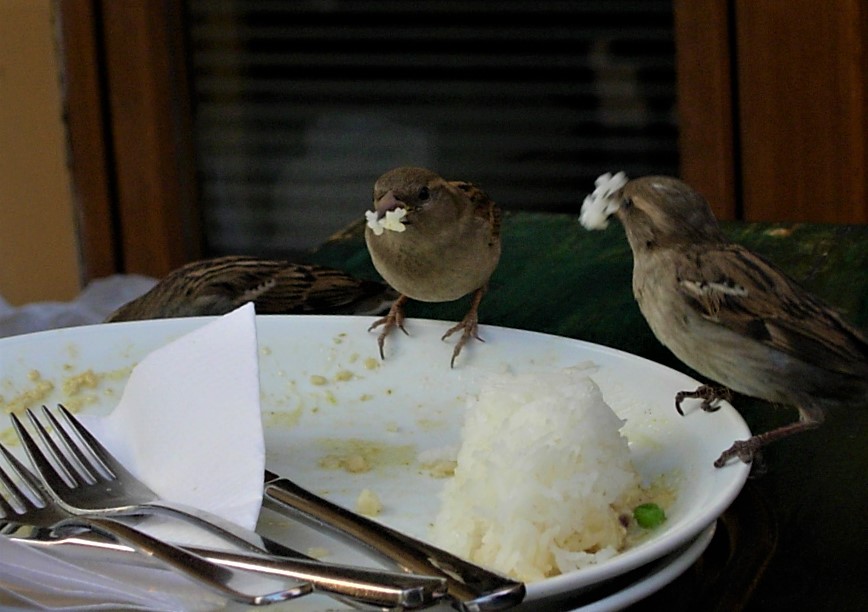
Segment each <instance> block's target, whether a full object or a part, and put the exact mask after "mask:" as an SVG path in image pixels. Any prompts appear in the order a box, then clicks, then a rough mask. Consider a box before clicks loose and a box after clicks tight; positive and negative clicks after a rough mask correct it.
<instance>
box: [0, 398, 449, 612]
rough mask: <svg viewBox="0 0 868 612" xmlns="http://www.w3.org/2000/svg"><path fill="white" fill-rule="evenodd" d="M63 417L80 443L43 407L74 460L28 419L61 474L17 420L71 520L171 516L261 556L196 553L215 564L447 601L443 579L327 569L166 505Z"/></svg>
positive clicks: (361, 593) (419, 602) (384, 598)
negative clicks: (92, 516)
mask: <svg viewBox="0 0 868 612" xmlns="http://www.w3.org/2000/svg"><path fill="white" fill-rule="evenodd" d="M59 410H60V413H61V415H62V417H63V420H64V422H65V423H66V424H68V426H69V428H70V429H71V430H73V431H74V432H75V434H76V435H77V437H78V441H77V440H76V439H75V438H74V437H73V436H72V435H71V434H70V433H69V432H68V431H67V430H66V428H65V427H63V425H62V424H61V423H60V421H59V420H58V419H57V417H55V416H54V415H53V414H52V413H51V412H50V411H49V410H48V409H47V408H46V407H44V406H43V408H42V411H43V413H44V415H45V418H46V419H47V420H48V422H49V423H50V425H51V427H52V428H53V429H54V430H55V432H56V434H57V436H58V437H59V438H60V440H61V441H62V443H63V445H64V447H66V450H67V451H68V454H66V453H63V452H62V451H61V449H60V448H59V447H58V445H57V444H56V443H55V442H54V440H53V439H52V437H51V436H50V435H49V433H48V430H47V429H46V427H45V426H44V425H43V424H42V423H41V422H40V421H39V419H38V418H37V417H36V416H35V415H34V414H33V412H32V411H30V410H28V411H27V415H28V418H29V420H30V421H31V423H32V424H33V426H34V428H35V429H36V431H37V434H38V436H39V438H40V440H41V441H42V442H43V445H44V446H45V447H46V449H47V453H48V454H49V455H51V457H52V458H54V460H55V462H56V463H57V464H58V468H57V469H56V468H55V467H54V466H53V465H52V464H51V462H50V461H49V460H48V458H47V456H46V454H45V453H43V451H42V450H41V449H40V446H39V445H38V444H37V443H36V441H35V440H34V439H33V437H32V436H31V435H30V434H29V433H28V432H27V430H26V429H25V428H24V426H23V425H22V424H21V422H20V420H19V419H18V418H17V417H16V416H15V415H14V414H12V415H10V417H11V419H12V424H13V426H14V428H15V431H16V433H17V434H18V437H19V439H20V440H21V443H22V445H23V446H24V448H25V451H26V452H27V455H28V456H29V457H30V459H31V461H32V462H33V464H34V465H35V466H36V468H37V471H38V472H39V474H40V476H41V477H42V480H43V483H44V484H45V486H46V487H47V488H48V489H49V491H51V493H53V495H54V496H55V498H56V499H57V501H58V503H59V504H60V505H61V506H62V507H63V509H64V510H66V511H67V512H69V513H72V514H82V513H86V514H101V515H106V516H136V515H141V514H152V513H153V514H159V513H168V514H170V515H172V516H175V517H177V518H180V519H182V520H185V521H187V522H190V523H191V524H193V525H196V526H198V527H200V528H205V529H207V530H208V531H211V532H212V533H217V534H218V535H220V536H222V537H223V538H224V539H226V540H228V541H230V542H233V543H235V544H239V545H242V546H244V547H245V548H247V549H249V550H251V551H253V552H254V553H256V554H257V555H258V556H256V557H250V556H248V555H238V554H234V553H229V552H224V551H206V550H203V549H192V550H195V551H196V552H197V553H199V554H202V555H203V556H205V557H206V558H207V559H209V560H210V561H213V562H215V563H219V564H221V565H227V566H230V567H242V568H245V569H257V571H261V572H263V573H269V574H275V575H282V576H290V577H294V578H296V579H299V580H304V581H307V582H310V583H312V584H313V587H314V589H316V590H318V591H322V592H324V593H327V594H330V595H334V596H339V597H343V598H346V599H350V600H353V601H354V602H357V603H362V604H366V605H374V606H387V607H403V608H406V609H412V608H420V607H424V606H428V605H431V604H432V603H434V602H436V601H437V600H438V599H440V598H442V597H443V596H444V595H445V594H446V584H445V580H444V579H442V578H439V577H431V576H424V575H418V574H407V573H402V572H390V571H385V570H379V569H376V570H375V569H369V568H362V567H353V566H347V565H336V564H327V563H320V562H317V561H314V560H313V559H311V558H310V557H307V556H306V555H303V554H301V553H299V552H297V551H294V550H292V549H291V548H288V547H286V546H283V545H282V544H279V543H278V542H275V541H273V540H270V539H268V538H264V537H262V536H260V535H258V534H256V533H254V532H248V531H247V530H244V529H242V528H240V527H238V526H237V525H234V524H232V523H230V522H229V521H226V520H224V519H221V518H219V517H217V516H214V515H212V514H210V513H207V512H204V511H201V510H198V509H194V508H189V507H186V506H182V505H179V504H173V503H171V502H168V501H165V500H159V499H158V498H157V495H156V493H154V492H153V491H151V490H150V489H149V488H147V487H146V486H145V485H144V484H143V483H141V482H140V481H139V480H138V479H136V478H135V477H134V476H133V475H132V474H130V473H129V472H128V471H127V470H126V469H125V468H124V467H123V466H122V465H121V464H120V462H118V461H117V460H116V459H115V458H114V457H113V456H112V455H111V453H109V451H108V450H107V449H106V448H105V447H104V446H102V444H101V443H100V442H99V441H98V440H97V439H96V438H95V437H94V436H93V435H92V434H91V433H90V432H89V431H88V430H87V429H86V428H85V427H84V426H83V425H82V424H81V423H80V422H79V421H78V420H77V419H76V418H75V417H74V416H73V415H72V413H70V412H69V411H68V410H67V409H66V408H65V407H64V406H62V405H60V406H59ZM85 451H87V452H85ZM68 455H72V456H73V458H74V460H75V463H76V464H77V465H78V466H79V468H81V469H82V470H83V472H84V474H85V475H86V477H87V480H86V479H85V476H83V475H82V474H80V473H78V471H77V470H76V468H75V467H74V465H73V461H71V460H70V458H69V457H68ZM58 469H60V470H62V472H63V474H65V475H67V477H68V478H69V481H70V482H72V483H73V484H72V485H69V484H68V483H67V482H66V481H65V480H64V478H63V476H62V474H61V473H60V472H58ZM253 541H259V542H261V543H262V545H263V546H264V548H265V550H263V549H262V548H259V547H258V546H256V545H254V544H253V543H252V542H253ZM262 555H269V556H267V557H266V556H262ZM271 555H278V556H277V557H275V556H271Z"/></svg>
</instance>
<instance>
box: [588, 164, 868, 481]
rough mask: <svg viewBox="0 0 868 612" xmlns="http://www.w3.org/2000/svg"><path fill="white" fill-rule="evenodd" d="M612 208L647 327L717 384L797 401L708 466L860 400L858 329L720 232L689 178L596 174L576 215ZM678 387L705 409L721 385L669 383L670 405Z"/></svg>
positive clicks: (867, 396) (863, 376) (865, 391)
mask: <svg viewBox="0 0 868 612" xmlns="http://www.w3.org/2000/svg"><path fill="white" fill-rule="evenodd" d="M612 214H614V215H616V216H617V217H618V219H619V220H620V222H621V224H622V225H623V226H624V230H625V231H626V234H627V240H628V241H629V243H630V248H631V249H632V251H633V294H634V296H635V297H636V301H637V302H638V304H639V308H640V310H641V311H642V314H643V315H644V317H645V319H646V321H647V322H648V325H649V326H650V327H651V330H652V331H653V332H654V335H655V336H657V339H658V340H660V342H662V343H663V344H664V345H665V346H666V347H668V348H669V349H670V350H671V351H672V352H673V353H674V354H675V356H676V357H678V358H679V359H680V360H681V361H683V362H684V363H685V364H687V365H688V366H690V367H691V368H693V369H694V370H696V371H697V372H699V373H701V374H702V375H704V376H707V377H708V378H710V379H712V380H714V381H716V382H718V383H721V384H723V385H725V386H726V387H727V388H729V389H732V390H734V391H737V392H738V393H742V394H744V395H749V396H752V397H757V398H760V399H763V400H766V401H769V402H772V403H777V404H784V405H788V406H794V407H796V408H797V409H798V411H799V417H800V418H799V421H797V422H795V423H792V424H790V425H786V426H784V427H780V428H777V429H774V430H772V431H769V432H765V433H761V434H758V435H755V436H753V437H751V438H749V439H747V440H740V441H736V442H735V443H734V444H733V445H732V446H731V447H730V448H729V449H727V450H726V451H724V452H723V454H721V456H720V457H719V458H718V460H717V461H716V462H715V466H717V467H721V466H723V465H725V464H726V463H727V461H728V460H729V459H731V458H733V457H738V458H739V459H741V460H742V461H744V462H749V461H750V460H751V459H752V458H753V456H754V453H756V452H757V450H759V449H760V448H761V447H763V446H764V445H766V444H768V443H770V442H773V441H775V440H779V439H780V438H784V437H786V436H789V435H792V434H795V433H798V432H801V431H805V430H808V429H813V428H815V427H818V426H819V425H820V424H821V423H822V422H823V419H824V416H825V413H826V411H827V410H828V409H830V408H839V407H844V406H863V407H864V405H865V404H866V403H868V341H866V339H865V336H863V334H862V333H861V332H860V330H858V329H856V328H855V327H854V326H852V325H850V324H849V323H847V322H846V321H844V319H842V318H841V316H840V315H839V314H838V313H837V312H835V310H834V309H833V308H831V307H830V306H828V305H827V304H825V303H824V302H823V301H821V300H820V299H819V298H817V297H815V296H814V295H812V294H810V293H808V292H807V291H806V290H805V289H803V288H801V287H800V286H799V285H798V284H797V283H796V282H795V281H793V280H792V279H790V278H789V277H787V275H786V274H785V273H784V272H782V271H781V270H779V269H778V268H777V267H775V266H774V265H773V264H771V263H769V262H768V261H766V260H765V259H763V258H762V257H760V256H759V255H757V254H756V253H753V252H752V251H750V250H748V249H746V248H744V247H742V246H740V245H738V244H735V243H733V242H731V241H730V240H728V239H727V238H726V237H725V236H724V235H723V233H722V232H721V230H720V227H719V226H718V223H717V220H716V219H715V218H714V215H713V213H712V212H711V209H710V207H709V206H708V203H707V202H706V201H705V200H704V199H703V198H702V196H700V195H699V194H698V193H697V192H696V191H694V190H693V189H691V188H690V187H689V186H688V185H686V184H685V183H683V182H682V181H680V180H677V179H674V178H670V177H662V176H650V177H643V178H639V179H635V180H632V181H627V180H626V177H624V176H623V175H622V174H620V173H619V174H618V175H615V177H611V176H609V175H604V176H602V177H600V178H599V179H598V180H597V189H596V190H595V191H594V193H593V194H591V195H590V196H588V198H586V199H585V203H584V204H583V206H582V216H581V220H582V223H583V224H584V225H585V226H586V227H588V228H589V229H594V228H599V227H601V226H602V227H604V226H605V222H606V218H607V217H608V216H609V215H612ZM723 391H724V392H725V391H726V390H725V389H724V390H723ZM685 397H698V398H702V399H703V403H702V408H703V409H704V410H706V411H711V410H714V409H715V403H716V401H715V400H716V399H718V398H720V397H721V395H720V393H718V390H716V389H713V388H710V387H707V386H702V387H700V388H699V389H697V390H696V391H686V392H682V393H679V394H678V395H677V397H676V407H677V408H678V411H679V412H681V407H680V404H681V400H683V399H684V398H685ZM723 397H725V395H724V396H723Z"/></svg>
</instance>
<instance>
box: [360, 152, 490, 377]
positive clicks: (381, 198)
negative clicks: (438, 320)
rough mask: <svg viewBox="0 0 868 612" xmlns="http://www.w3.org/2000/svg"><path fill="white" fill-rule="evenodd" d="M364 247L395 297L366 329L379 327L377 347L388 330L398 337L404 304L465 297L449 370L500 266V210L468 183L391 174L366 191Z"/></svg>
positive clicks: (399, 171)
mask: <svg viewBox="0 0 868 612" xmlns="http://www.w3.org/2000/svg"><path fill="white" fill-rule="evenodd" d="M367 217H368V226H367V227H366V228H365V242H366V243H367V245H368V251H369V252H370V254H371V259H372V261H373V263H374V267H375V268H376V269H377V271H378V272H379V273H380V274H381V275H382V276H383V278H384V279H385V280H386V282H387V283H388V284H389V285H391V286H392V287H393V288H394V289H395V290H396V291H398V292H399V293H400V294H401V295H400V297H399V298H398V299H397V301H395V303H394V304H392V307H391V309H390V310H389V313H388V314H387V315H386V316H385V317H383V318H382V319H379V320H377V321H376V322H374V324H373V325H372V326H371V327H370V329H374V328H376V327H379V326H383V329H382V331H381V332H380V335H379V337H378V338H377V342H378V344H379V347H380V356H381V357H383V344H384V342H385V339H386V336H388V335H389V332H391V331H392V329H393V328H395V327H398V328H399V329H401V330H402V331H404V333H406V330H405V329H404V304H405V303H406V302H407V300H408V299H414V300H419V301H422V302H449V301H452V300H457V299H459V298H461V297H463V296H465V295H468V294H473V297H472V300H471V303H470V310H469V311H468V312H467V315H466V316H465V317H464V319H463V320H462V321H461V322H460V323H458V324H457V325H455V326H454V327H452V328H451V329H449V330H448V331H447V332H446V333H445V334H444V335H443V339H446V338H447V337H449V336H450V335H452V334H453V333H455V332H458V331H461V337H460V338H459V339H458V342H457V343H456V344H455V348H454V350H453V352H452V361H451V364H452V365H453V366H454V365H455V358H456V357H458V354H459V353H460V352H461V349H462V348H463V347H464V345H465V344H466V343H467V342H468V340H470V338H477V339H480V338H479V336H478V332H477V330H478V315H477V310H478V308H479V303H480V301H481V300H482V296H483V295H484V294H485V291H486V288H487V286H488V279H489V278H490V277H491V274H492V273H493V272H494V269H495V268H496V267H497V263H498V261H499V260H500V219H501V212H500V208H498V206H497V205H496V204H495V203H494V202H493V201H492V200H491V199H490V198H489V197H488V196H487V195H486V194H485V192H483V191H482V190H481V189H479V188H478V187H476V186H475V185H473V184H471V183H466V182H462V181H446V180H444V179H442V178H441V177H440V176H438V175H437V174H435V173H434V172H431V171H430V170H426V169H424V168H412V167H405V168H396V169H394V170H391V171H389V172H386V173H385V174H384V175H382V176H381V177H380V178H379V179H378V180H377V182H376V184H375V185H374V203H373V210H372V211H368V213H367Z"/></svg>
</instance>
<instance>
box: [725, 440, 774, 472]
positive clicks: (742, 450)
mask: <svg viewBox="0 0 868 612" xmlns="http://www.w3.org/2000/svg"><path fill="white" fill-rule="evenodd" d="M760 446H762V442H761V441H760V440H759V439H758V437H757V436H754V437H753V438H748V439H747V440H737V441H735V442H733V443H732V446H730V447H729V448H728V449H726V450H725V451H723V452H722V453H721V454H720V457H718V458H717V460H716V461H715V462H714V467H716V468H720V467H723V466H725V465H726V464H727V463H729V460H730V459H732V458H733V457H738V458H739V459H741V460H742V462H743V463H750V462H751V461H753V456H754V453H756V451H757V449H759V447H760Z"/></svg>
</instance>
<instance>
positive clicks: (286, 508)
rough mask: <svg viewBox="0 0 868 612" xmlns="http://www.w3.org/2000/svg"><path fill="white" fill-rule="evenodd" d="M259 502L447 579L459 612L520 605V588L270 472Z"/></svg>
mask: <svg viewBox="0 0 868 612" xmlns="http://www.w3.org/2000/svg"><path fill="white" fill-rule="evenodd" d="M262 499H263V505H264V506H265V507H267V508H269V509H271V510H274V511H276V512H280V513H281V514H285V515H288V516H292V517H293V518H300V519H303V520H304V521H305V522H307V523H309V524H311V525H313V526H314V527H317V528H327V529H329V530H331V531H333V532H334V533H336V534H337V535H340V536H342V537H343V538H344V539H345V540H347V541H349V543H351V544H357V545H358V544H361V545H363V546H364V548H366V549H367V550H368V551H369V552H373V553H374V554H376V555H377V556H378V557H380V558H383V559H386V560H388V561H391V562H393V563H395V564H397V566H398V567H399V568H401V569H402V570H404V571H406V572H411V573H415V574H422V575H429V576H442V577H443V578H445V579H446V586H447V598H449V599H450V603H453V604H454V606H455V607H457V608H459V609H461V610H466V611H467V612H494V611H496V610H505V609H507V608H511V607H513V606H515V605H518V604H519V603H521V601H522V600H523V599H524V596H525V592H526V589H525V585H524V583H522V582H517V581H515V580H512V579H510V578H506V577H504V576H501V575H499V574H496V573H494V572H491V571H489V570H486V569H484V568H481V567H479V566H477V565H474V564H472V563H470V562H468V561H465V560H463V559H461V558H459V557H457V556H455V555H453V554H451V553H448V552H446V551H444V550H441V549H439V548H437V547H435V546H432V545H430V544H427V543H425V542H422V541H420V540H416V539H414V538H412V537H410V536H408V535H405V534H403V533H401V532H399V531H396V530H394V529H391V528H389V527H386V526H385V525H383V524H382V523H378V522H376V521H372V520H370V519H368V518H365V517H363V516H361V515H358V514H356V513H354V512H350V511H349V510H347V509H345V508H343V507H341V506H338V505H337V504H334V503H332V502H330V501H328V500H325V499H323V498H321V497H319V496H317V495H314V494H313V493H311V492H310V491H308V490H306V489H304V488H302V487H300V486H299V485H297V484H295V483H294V482H292V481H291V480H289V479H287V478H282V477H281V476H279V475H277V474H275V473H274V472H271V471H269V470H265V489H264V495H263V498H262Z"/></svg>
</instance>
